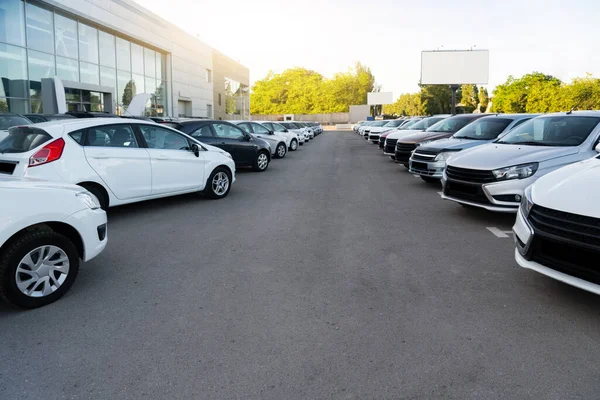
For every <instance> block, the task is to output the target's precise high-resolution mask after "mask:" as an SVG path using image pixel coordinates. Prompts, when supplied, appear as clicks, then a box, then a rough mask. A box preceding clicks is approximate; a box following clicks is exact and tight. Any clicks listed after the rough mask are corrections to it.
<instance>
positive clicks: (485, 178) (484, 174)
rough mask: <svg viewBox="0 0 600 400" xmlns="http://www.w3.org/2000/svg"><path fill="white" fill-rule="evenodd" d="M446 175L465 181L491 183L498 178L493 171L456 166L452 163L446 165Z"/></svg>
mask: <svg viewBox="0 0 600 400" xmlns="http://www.w3.org/2000/svg"><path fill="white" fill-rule="evenodd" d="M446 175H447V176H448V178H450V179H454V180H457V181H463V182H473V183H489V182H494V181H495V180H496V178H495V177H494V174H493V173H492V171H482V170H478V169H465V168H456V167H452V166H450V165H448V166H447V167H446Z"/></svg>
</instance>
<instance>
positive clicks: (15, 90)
mask: <svg viewBox="0 0 600 400" xmlns="http://www.w3.org/2000/svg"><path fill="white" fill-rule="evenodd" d="M26 64H27V63H26V62H25V49H23V48H21V47H16V46H11V45H8V44H1V43H0V97H21V98H27V97H28V96H27V93H28V92H29V88H28V87H27V86H28V85H27V66H26Z"/></svg>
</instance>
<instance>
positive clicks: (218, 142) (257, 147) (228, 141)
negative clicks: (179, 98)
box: [163, 119, 271, 172]
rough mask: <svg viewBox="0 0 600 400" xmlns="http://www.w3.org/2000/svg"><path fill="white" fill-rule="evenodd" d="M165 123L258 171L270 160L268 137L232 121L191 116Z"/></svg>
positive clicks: (239, 163)
mask: <svg viewBox="0 0 600 400" xmlns="http://www.w3.org/2000/svg"><path fill="white" fill-rule="evenodd" d="M163 125H167V126H170V127H172V128H175V129H177V130H180V131H181V132H183V133H187V134H188V135H190V136H192V137H193V138H194V139H197V140H199V141H201V142H203V143H206V144H209V145H211V146H216V147H219V148H221V149H223V150H225V151H226V152H228V153H229V154H231V156H232V157H233V161H235V165H236V166H238V167H252V168H253V169H254V170H255V171H259V172H262V171H264V170H266V169H267V167H268V166H269V163H270V162H271V148H270V146H269V144H268V143H267V142H266V141H264V140H262V139H259V138H255V137H252V136H251V135H250V134H249V133H247V132H245V131H244V130H242V129H241V128H238V127H237V126H235V125H234V124H231V123H229V122H225V121H216V120H208V119H191V120H179V121H176V122H166V123H164V124H163Z"/></svg>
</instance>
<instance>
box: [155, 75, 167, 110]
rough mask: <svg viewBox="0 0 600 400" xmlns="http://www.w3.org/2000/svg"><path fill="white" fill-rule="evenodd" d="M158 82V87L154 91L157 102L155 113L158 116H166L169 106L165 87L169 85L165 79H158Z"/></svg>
mask: <svg viewBox="0 0 600 400" xmlns="http://www.w3.org/2000/svg"><path fill="white" fill-rule="evenodd" d="M156 84H157V85H158V87H157V88H156V90H155V91H154V94H155V96H154V97H155V100H154V101H155V102H156V109H155V114H156V115H158V116H164V115H166V114H165V109H166V108H167V102H166V95H165V88H166V87H167V83H166V82H165V81H156Z"/></svg>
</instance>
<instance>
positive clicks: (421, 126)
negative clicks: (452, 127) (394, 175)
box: [383, 114, 451, 160]
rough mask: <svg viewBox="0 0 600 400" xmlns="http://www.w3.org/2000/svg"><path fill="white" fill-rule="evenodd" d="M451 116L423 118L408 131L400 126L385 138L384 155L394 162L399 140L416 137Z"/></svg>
mask: <svg viewBox="0 0 600 400" xmlns="http://www.w3.org/2000/svg"><path fill="white" fill-rule="evenodd" d="M450 116H451V115H450V114H440V115H434V116H431V117H428V118H423V119H422V120H420V121H419V122H417V123H416V124H412V125H410V126H409V128H408V129H403V128H402V126H400V128H399V129H397V131H393V132H392V133H390V134H388V135H387V137H386V138H385V144H384V145H383V154H385V155H386V156H389V157H390V158H391V159H392V160H395V159H396V143H398V140H399V139H402V138H404V137H406V136H410V135H414V134H415V133H419V132H423V131H425V130H426V129H428V128H429V127H431V126H432V125H433V124H435V123H438V122H440V121H441V120H443V119H446V118H448V117H450Z"/></svg>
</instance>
